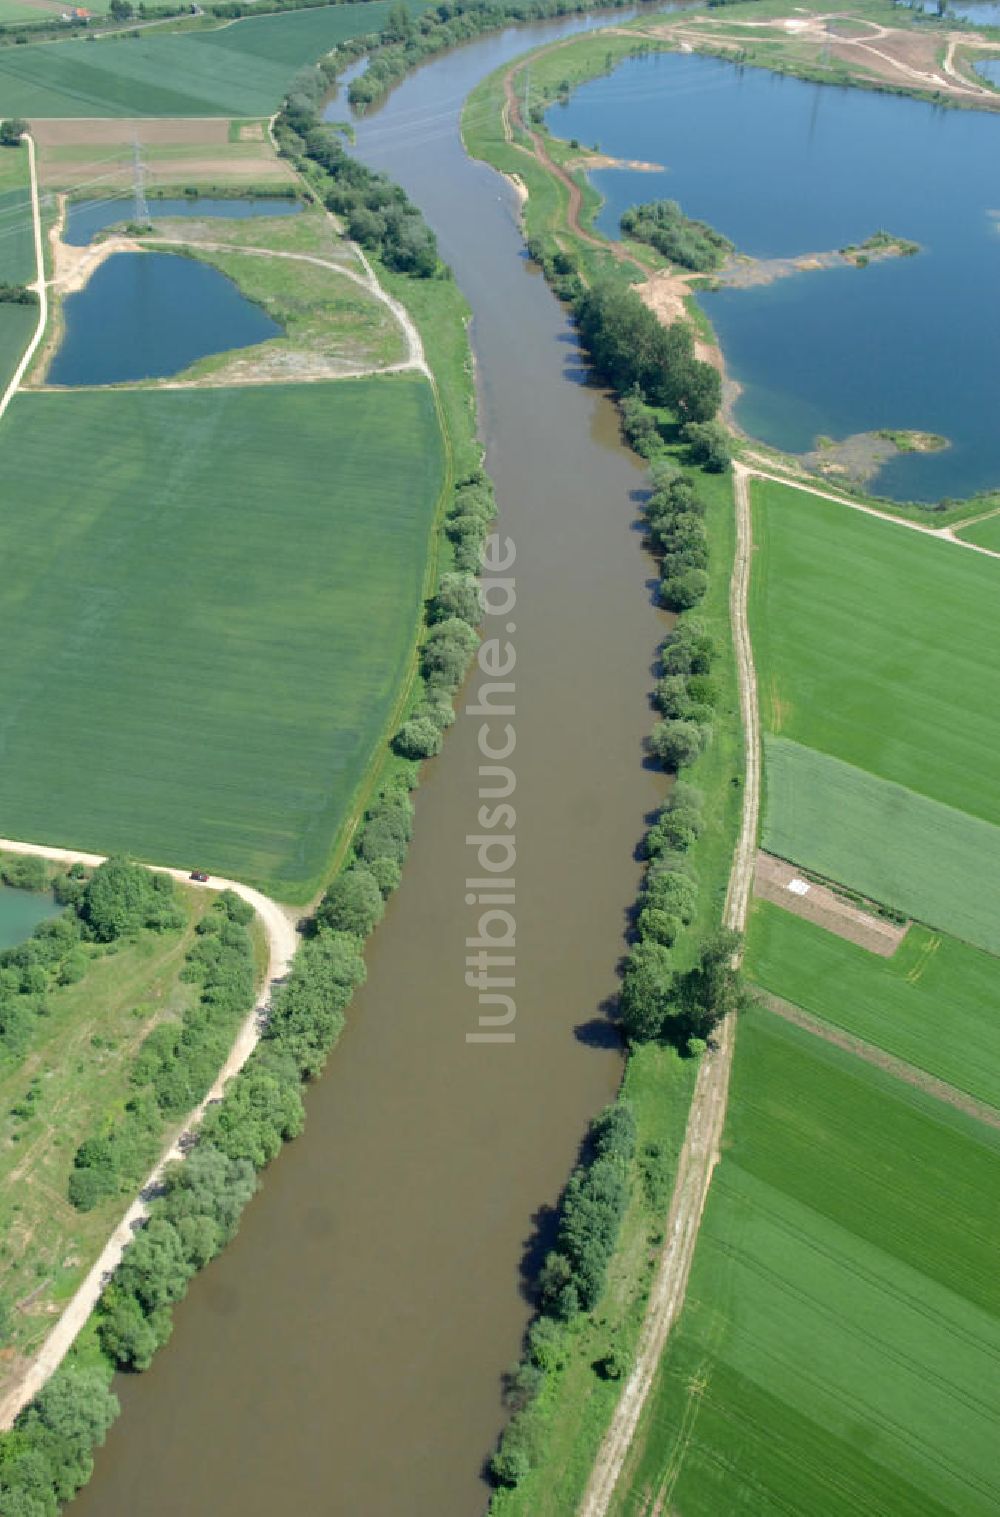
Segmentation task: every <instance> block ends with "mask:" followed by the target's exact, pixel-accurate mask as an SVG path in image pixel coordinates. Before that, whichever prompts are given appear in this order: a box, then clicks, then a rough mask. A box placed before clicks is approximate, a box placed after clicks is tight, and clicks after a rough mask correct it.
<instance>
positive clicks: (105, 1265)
mask: <svg viewBox="0 0 1000 1517" xmlns="http://www.w3.org/2000/svg"><path fill="white" fill-rule="evenodd" d="M0 850H2V851H3V852H5V853H24V854H32V855H34V856H35V857H37V858H43V859H51V860H52V861H53V862H55V863H61V864H72V863H76V862H80V863H82V864H88V865H91V866H95V865H97V864H100V863H102V862H103V857H102V855H101V854H96V853H81V852H79V851H77V850H74V849H68V848H45V847H41V846H39V845H38V844H35V843H21V842H17V841H15V840H13V839H11V838H0ZM150 867H153V868H155V867H156V866H155V865H153V866H150ZM158 872H159V873H161V874H169V875H171V876H172V877H173V878H174V879H175V880H183V881H184V882H185V883H190V882H189V877H188V875H187V873H186V872H185V871H184V870H183V869H162V870H159V871H158ZM201 888H202V889H203V890H232V891H234V892H235V893H236V894H237V895H238V896H240V897H241V898H242V899H243V900H244V901H246V902H247V903H248V904H249V905H250V906H252V907H253V909H254V911H255V912H256V914H257V916H258V917H259V918H260V920H261V922H262V923H263V925H264V930H265V931H266V933H267V942H268V964H267V974H266V977H265V980H264V985H263V987H262V989H261V992H260V996H259V998H258V1000H257V1003H256V1005H255V1006H254V1009H253V1011H252V1012H251V1013H250V1015H249V1016H248V1017H247V1018H246V1019H245V1020H244V1022H243V1023H242V1025H241V1026H240V1028H239V1031H238V1032H237V1034H236V1038H235V1041H234V1043H233V1046H232V1048H231V1049H230V1050H229V1056H228V1057H227V1059H226V1062H225V1063H224V1064H223V1066H222V1068H221V1069H220V1070H219V1073H218V1075H217V1076H216V1078H215V1080H214V1081H213V1083H212V1088H211V1090H209V1092H208V1094H207V1095H206V1096H205V1097H204V1099H203V1100H202V1101H201V1102H199V1104H198V1105H197V1106H196V1107H195V1109H194V1110H193V1111H192V1112H189V1113H188V1115H187V1117H186V1119H185V1121H184V1124H183V1127H182V1129H181V1131H180V1132H178V1133H177V1134H176V1135H175V1137H174V1138H173V1139H172V1141H171V1143H170V1145H169V1146H168V1147H167V1148H166V1149H165V1150H164V1152H163V1153H162V1154H161V1155H160V1158H159V1159H158V1160H157V1163H156V1166H155V1167H154V1169H153V1170H152V1171H151V1172H150V1173H149V1175H147V1177H146V1180H145V1182H144V1184H143V1187H142V1190H141V1191H140V1192H139V1195H138V1196H137V1197H136V1199H135V1200H134V1201H133V1202H132V1204H131V1206H130V1207H129V1208H128V1210H127V1211H126V1213H125V1215H124V1216H123V1217H122V1220H121V1221H120V1222H119V1224H118V1226H117V1227H116V1228H115V1230H114V1232H113V1233H112V1234H111V1237H110V1238H109V1239H108V1241H107V1243H106V1244H105V1245H104V1247H103V1249H102V1250H101V1252H100V1254H99V1255H98V1257H97V1259H96V1260H95V1261H94V1264H93V1266H92V1267H91V1269H90V1271H89V1272H88V1274H87V1276H86V1277H85V1279H84V1280H83V1282H82V1283H81V1284H80V1285H79V1286H78V1288H77V1290H76V1293H75V1294H74V1296H73V1297H72V1299H71V1300H70V1301H69V1303H68V1305H67V1306H66V1309H65V1310H64V1312H63V1314H62V1316H61V1317H60V1318H59V1321H58V1322H57V1323H56V1324H55V1326H54V1327H53V1329H52V1331H51V1332H50V1333H49V1335H48V1337H47V1338H46V1339H45V1342H44V1343H43V1344H42V1346H41V1348H40V1349H39V1351H38V1353H37V1354H36V1356H35V1358H34V1359H32V1360H31V1361H30V1363H29V1364H28V1366H27V1368H26V1370H25V1372H24V1374H23V1375H22V1377H21V1380H20V1382H19V1383H18V1384H17V1385H16V1386H15V1387H14V1388H13V1389H12V1390H11V1391H9V1392H8V1394H7V1395H6V1396H5V1397H4V1399H3V1401H2V1402H0V1428H9V1427H10V1426H11V1424H12V1422H13V1421H14V1419H15V1417H16V1416H17V1414H18V1412H19V1411H20V1410H21V1408H22V1407H24V1406H26V1405H27V1404H28V1402H29V1401H30V1400H31V1398H32V1397H33V1396H35V1395H37V1393H38V1392H39V1391H40V1390H41V1388H42V1386H43V1385H44V1384H45V1382H46V1381H47V1380H48V1378H49V1376H50V1375H52V1374H53V1373H54V1372H55V1370H57V1369H58V1368H59V1365H60V1364H61V1363H62V1361H63V1359H64V1358H65V1357H66V1355H67V1353H68V1352H69V1350H70V1348H71V1347H72V1345H73V1342H74V1339H75V1338H76V1336H77V1334H78V1333H79V1332H80V1330H81V1329H82V1328H83V1326H84V1324H85V1323H86V1321H87V1318H88V1317H89V1316H90V1314H91V1312H92V1311H93V1309H94V1307H95V1306H96V1304H97V1300H98V1297H99V1296H100V1294H101V1291H102V1290H103V1289H104V1286H105V1284H106V1282H107V1280H108V1277H109V1276H110V1275H111V1274H112V1273H113V1272H114V1270H115V1269H116V1268H117V1266H118V1263H119V1261H120V1259H121V1256H122V1254H123V1253H124V1251H125V1249H126V1248H127V1246H128V1244H129V1243H130V1242H131V1241H132V1239H133V1237H134V1236H135V1233H136V1231H137V1230H138V1228H139V1227H141V1225H142V1223H143V1222H144V1221H145V1219H146V1217H147V1215H148V1213H149V1201H148V1199H147V1198H148V1197H150V1195H151V1192H152V1191H153V1190H155V1188H156V1185H157V1184H158V1182H159V1180H160V1178H161V1176H162V1174H163V1170H164V1168H165V1166H166V1165H167V1164H169V1163H170V1162H171V1161H172V1160H174V1159H181V1158H183V1157H184V1153H185V1151H186V1149H187V1147H188V1145H189V1141H190V1137H191V1135H192V1133H193V1132H194V1131H195V1130H196V1129H197V1127H198V1126H199V1124H200V1123H201V1121H202V1118H203V1117H204V1115H205V1112H206V1111H207V1109H208V1107H209V1106H210V1105H211V1104H212V1102H213V1101H218V1100H219V1099H220V1097H221V1096H222V1093H223V1091H224V1089H225V1087H226V1084H227V1083H228V1081H229V1080H231V1079H232V1077H233V1075H235V1074H238V1073H239V1071H240V1070H241V1069H242V1068H243V1066H244V1064H245V1063H246V1061H247V1059H249V1057H250V1055H251V1054H252V1053H253V1050H254V1049H255V1048H256V1046H257V1043H258V1041H259V1039H260V1035H261V1031H262V1029H263V1025H264V1013H265V1012H266V1010H267V1006H268V1001H269V999H270V994H271V989H272V986H273V985H274V984H275V983H276V982H277V981H280V980H281V979H282V978H283V977H284V976H285V974H287V972H288V970H289V968H290V966H291V962H292V959H293V957H294V955H295V950H296V948H297V946H298V934H297V933H296V930H295V924H294V921H293V920H292V918H291V917H290V916H289V915H287V914H286V912H285V911H284V910H283V909H282V908H281V907H280V906H279V905H278V904H277V902H276V901H272V900H271V899H270V898H269V897H268V896H265V895H261V893H260V891H258V890H252V889H251V888H250V886H249V885H243V884H241V883H240V882H239V881H238V880H222V879H216V878H214V877H213V878H212V879H210V880H209V881H208V882H207V883H206V884H203V885H202V886H201Z"/></svg>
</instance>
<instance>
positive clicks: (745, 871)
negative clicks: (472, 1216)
mask: <svg viewBox="0 0 1000 1517" xmlns="http://www.w3.org/2000/svg"><path fill="white" fill-rule="evenodd" d="M733 495H734V501H735V507H736V554H735V558H734V561H733V574H732V580H731V582H730V596H729V605H730V619H731V622H732V629H733V645H734V648H735V651H736V664H737V672H738V676H739V688H740V711H741V715H742V719H743V737H744V748H745V755H746V757H745V774H744V789H743V817H742V821H741V824H740V835H739V839H738V840H737V844H736V852H735V854H734V856H733V865H732V869H731V871H730V875H729V889H728V892H727V896H726V907H725V923H726V926H727V927H731V928H733V929H735V930H736V931H737V932H742V930H743V929H744V927H745V926H746V919H747V911H748V909H749V903H750V892H751V888H752V885H753V872H754V864H755V861H756V854H757V819H758V813H759V809H760V724H759V715H758V708H757V673H756V669H755V668H754V661H753V647H752V645H751V642H750V626H749V621H748V617H747V599H748V592H749V585H750V554H751V548H752V534H751V521H750V492H749V489H748V486H747V473H746V470H745V469H744V468H743V467H742V466H741V465H740V464H734V466H733ZM735 1036H736V1027H735V1022H734V1019H733V1017H732V1016H730V1017H727V1018H726V1020H725V1021H724V1022H722V1023H721V1025H720V1026H719V1028H718V1030H717V1033H716V1037H715V1046H714V1047H713V1048H712V1049H711V1050H710V1051H709V1052H708V1053H706V1054H704V1055H703V1056H702V1061H701V1067H700V1068H699V1070H698V1078H697V1080H696V1082H695V1088H694V1096H693V1099H692V1102H691V1111H690V1113H689V1115H688V1122H687V1128H686V1130H685V1134H684V1146H683V1148H682V1149H681V1155H680V1161H679V1163H678V1166H677V1179H676V1182H675V1184H674V1192H673V1196H672V1197H671V1201H670V1210H669V1213H668V1215H667V1226H666V1242H665V1244H664V1247H663V1252H662V1254H661V1255H660V1262H659V1265H658V1268H657V1272H656V1276H655V1279H654V1281H653V1287H652V1290H651V1291H650V1296H649V1305H648V1308H647V1311H646V1318H645V1321H644V1322H643V1324H642V1329H641V1331H640V1334H639V1342H638V1345H637V1348H636V1356H635V1366H634V1368H633V1370H632V1373H631V1374H630V1375H629V1378H628V1380H627V1381H626V1384H625V1389H624V1390H623V1391H622V1394H621V1398H620V1400H619V1402H618V1405H617V1407H616V1408H615V1413H614V1416H613V1418H612V1420H611V1424H610V1426H609V1427H608V1431H607V1433H606V1434H605V1437H604V1441H603V1443H602V1445H601V1448H600V1450H599V1452H598V1455H597V1460H596V1462H595V1464H594V1468H593V1471H592V1473H591V1477H590V1480H589V1482H588V1485H587V1489H586V1491H585V1492H584V1496H583V1501H582V1502H581V1504H580V1507H579V1517H604V1514H605V1513H606V1512H607V1510H608V1506H609V1504H610V1502H611V1498H612V1497H613V1495H614V1493H615V1488H616V1486H617V1484H618V1480H619V1478H620V1476H621V1472H622V1468H623V1466H624V1464H625V1459H626V1456H627V1454H628V1451H629V1448H630V1446H631V1443H632V1440H633V1438H634V1437H635V1431H636V1428H637V1427H638V1425H639V1418H640V1416H641V1415H642V1409H643V1407H644V1405H645V1403H646V1398H647V1396H648V1395H649V1392H650V1389H651V1388H652V1385H653V1381H654V1379H655V1377H656V1371H657V1367H658V1366H659V1362H660V1358H661V1355H662V1354H663V1350H664V1348H665V1346H666V1342H667V1339H668V1337H669V1335H670V1330H671V1328H672V1327H673V1325H674V1322H675V1321H676V1320H677V1317H678V1316H679V1315H680V1310H681V1307H682V1306H683V1305H684V1296H685V1293H686V1291H687V1283H688V1277H689V1275H690V1273H691V1264H692V1262H693V1260H694V1251H695V1246H696V1244H697V1242H698V1231H699V1228H700V1226H701V1218H702V1213H703V1212H704V1209H705V1201H706V1198H707V1196H708V1187H709V1184H710V1182H711V1179H712V1173H713V1171H714V1169H715V1166H716V1164H717V1162H718V1160H719V1157H720V1149H721V1142H722V1130H723V1126H724V1124H725V1119H726V1102H727V1099H728V1095H729V1073H730V1069H731V1067H732V1058H733V1044H734V1041H735Z"/></svg>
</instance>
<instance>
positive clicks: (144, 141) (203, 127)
mask: <svg viewBox="0 0 1000 1517" xmlns="http://www.w3.org/2000/svg"><path fill="white" fill-rule="evenodd" d="M31 131H32V135H33V136H34V139H35V142H36V143H37V145H38V146H39V147H41V148H46V147H118V146H123V147H128V148H130V149H131V147H132V142H133V140H134V139H135V138H136V137H138V139H139V142H140V145H142V146H146V145H149V146H151V147H152V146H158V145H161V144H162V145H173V144H175V143H196V142H197V143H206V144H213V143H228V141H229V122H228V121H227V120H226V119H225V118H224V117H217V118H213V119H212V120H210V121H199V120H186V119H183V118H180V117H177V118H174V119H171V120H164V121H150V120H146V119H142V118H140V119H138V120H128V119H125V118H119V119H117V120H114V121H65V120H64V121H36V122H33V124H32V127H31Z"/></svg>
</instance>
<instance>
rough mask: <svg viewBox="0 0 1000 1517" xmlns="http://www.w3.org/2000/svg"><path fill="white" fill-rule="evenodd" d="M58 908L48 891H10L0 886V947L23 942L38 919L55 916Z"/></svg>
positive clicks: (8, 946) (58, 910)
mask: <svg viewBox="0 0 1000 1517" xmlns="http://www.w3.org/2000/svg"><path fill="white" fill-rule="evenodd" d="M62 909H63V908H62V907H61V906H60V905H59V904H58V903H57V901H56V898H55V896H54V895H53V894H52V892H51V891H50V890H12V889H11V888H10V887H9V886H7V885H0V949H3V948H13V947H14V946H15V944H17V943H23V942H24V940H25V938H29V937H30V936H31V934H32V932H33V931H34V929H35V928H36V927H37V926H38V924H39V923H40V922H47V921H48V919H49V918H50V917H54V916H58V915H59V913H60V912H61V911H62Z"/></svg>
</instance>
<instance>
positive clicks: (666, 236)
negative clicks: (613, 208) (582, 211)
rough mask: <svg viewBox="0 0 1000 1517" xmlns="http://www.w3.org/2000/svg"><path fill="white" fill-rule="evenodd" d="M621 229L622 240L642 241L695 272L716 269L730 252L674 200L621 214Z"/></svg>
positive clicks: (728, 246)
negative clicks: (624, 237) (622, 233)
mask: <svg viewBox="0 0 1000 1517" xmlns="http://www.w3.org/2000/svg"><path fill="white" fill-rule="evenodd" d="M621 229H622V231H623V232H624V233H625V236H626V237H631V238H633V239H634V240H635V241H636V242H646V243H648V244H649V245H650V247H653V248H655V249H656V251H657V252H658V253H662V255H663V257H664V258H668V259H669V260H670V262H671V263H677V264H680V265H681V267H682V268H685V269H694V270H695V271H696V272H697V273H709V272H711V271H712V270H714V269H719V268H721V267H722V265H723V263H725V261H726V258H727V256H728V255H729V254H730V253H731V252H732V251H733V244H732V243H731V242H730V241H729V238H728V237H723V235H722V233H721V232H717V231H716V230H715V228H714V227H711V226H709V225H708V223H707V222H705V221H694V220H692V219H691V218H690V217H689V216H685V214H684V212H683V211H682V210H681V208H680V206H679V205H678V204H677V201H676V200H651V201H648V202H647V203H646V204H645V205H635V206H630V207H629V209H628V210H627V211H623V212H622V217H621Z"/></svg>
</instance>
